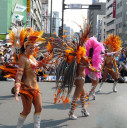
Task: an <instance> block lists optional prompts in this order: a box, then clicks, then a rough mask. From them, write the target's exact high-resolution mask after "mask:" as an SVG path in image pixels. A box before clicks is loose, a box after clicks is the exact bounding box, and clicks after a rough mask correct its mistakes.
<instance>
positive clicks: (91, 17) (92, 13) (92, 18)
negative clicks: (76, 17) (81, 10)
mask: <svg viewBox="0 0 127 128" xmlns="http://www.w3.org/2000/svg"><path fill="white" fill-rule="evenodd" d="M92 5H101V9H100V10H97V9H96V10H95V9H88V11H87V22H88V23H89V24H90V26H91V29H90V37H91V36H95V37H97V15H105V13H106V12H105V11H106V3H93V4H92Z"/></svg>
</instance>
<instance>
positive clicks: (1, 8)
mask: <svg viewBox="0 0 127 128" xmlns="http://www.w3.org/2000/svg"><path fill="white" fill-rule="evenodd" d="M16 4H20V5H23V6H26V5H27V1H26V0H1V1H0V34H3V35H5V38H3V39H6V34H7V33H8V30H9V29H10V28H11V26H12V21H13V19H12V15H13V14H14V13H16V14H20V15H22V16H24V17H23V20H22V22H23V23H24V24H25V23H26V10H25V11H24V12H14V11H15V10H14V9H15V5H16Z"/></svg>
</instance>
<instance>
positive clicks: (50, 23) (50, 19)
mask: <svg viewBox="0 0 127 128" xmlns="http://www.w3.org/2000/svg"><path fill="white" fill-rule="evenodd" d="M51 34H52V0H51V11H50V37H51Z"/></svg>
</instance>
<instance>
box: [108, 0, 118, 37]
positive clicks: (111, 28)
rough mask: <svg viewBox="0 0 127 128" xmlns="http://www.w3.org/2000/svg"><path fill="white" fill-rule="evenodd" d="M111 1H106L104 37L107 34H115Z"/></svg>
mask: <svg viewBox="0 0 127 128" xmlns="http://www.w3.org/2000/svg"><path fill="white" fill-rule="evenodd" d="M113 1H114V0H107V2H106V38H107V37H108V35H109V34H111V33H112V34H116V27H115V16H113Z"/></svg>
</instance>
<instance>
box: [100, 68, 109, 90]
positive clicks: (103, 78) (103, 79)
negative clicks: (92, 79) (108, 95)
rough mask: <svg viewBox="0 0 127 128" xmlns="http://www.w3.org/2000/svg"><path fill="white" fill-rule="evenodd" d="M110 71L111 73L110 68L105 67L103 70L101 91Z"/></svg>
mask: <svg viewBox="0 0 127 128" xmlns="http://www.w3.org/2000/svg"><path fill="white" fill-rule="evenodd" d="M108 73H109V71H108V69H105V70H104V72H103V77H102V81H101V83H100V87H99V90H98V91H101V89H102V85H103V83H104V82H105V80H106V79H107V76H108Z"/></svg>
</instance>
